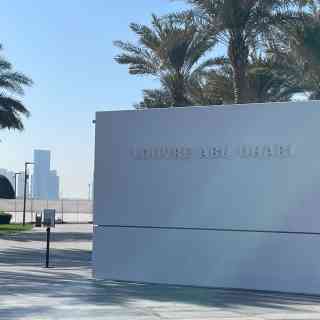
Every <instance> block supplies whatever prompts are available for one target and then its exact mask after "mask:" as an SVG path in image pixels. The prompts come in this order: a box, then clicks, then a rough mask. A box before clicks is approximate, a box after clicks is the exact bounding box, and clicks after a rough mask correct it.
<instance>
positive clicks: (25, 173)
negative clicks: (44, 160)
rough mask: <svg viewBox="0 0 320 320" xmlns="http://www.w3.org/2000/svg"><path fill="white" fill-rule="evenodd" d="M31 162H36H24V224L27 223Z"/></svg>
mask: <svg viewBox="0 0 320 320" xmlns="http://www.w3.org/2000/svg"><path fill="white" fill-rule="evenodd" d="M29 164H34V162H25V164H24V193H23V225H25V224H26V204H27V182H28V165H29Z"/></svg>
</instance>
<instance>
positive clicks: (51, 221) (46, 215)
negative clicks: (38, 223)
mask: <svg viewBox="0 0 320 320" xmlns="http://www.w3.org/2000/svg"><path fill="white" fill-rule="evenodd" d="M55 216H56V210H54V209H45V210H43V225H44V226H46V227H47V246H46V268H49V261H50V232H51V227H55V221H56V219H55Z"/></svg>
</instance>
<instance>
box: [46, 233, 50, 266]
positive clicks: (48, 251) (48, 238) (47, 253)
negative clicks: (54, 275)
mask: <svg viewBox="0 0 320 320" xmlns="http://www.w3.org/2000/svg"><path fill="white" fill-rule="evenodd" d="M49 253H50V227H48V228H47V251H46V268H49V257H50V254H49Z"/></svg>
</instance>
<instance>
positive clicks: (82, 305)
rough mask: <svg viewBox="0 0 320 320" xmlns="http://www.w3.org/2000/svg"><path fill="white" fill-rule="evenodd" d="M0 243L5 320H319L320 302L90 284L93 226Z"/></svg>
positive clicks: (0, 315)
mask: <svg viewBox="0 0 320 320" xmlns="http://www.w3.org/2000/svg"><path fill="white" fill-rule="evenodd" d="M44 240H45V233H44V230H43V229H41V230H39V229H36V230H33V231H32V232H29V233H25V234H20V235H12V236H0V319H5V320H13V319H26V320H29V319H33V320H34V319H35V320H37V319H39V320H47V319H48V320H49V319H50V320H51V319H63V320H71V319H72V320H73V319H76V320H82V319H104V320H109V319H110V320H111V319H112V320H114V319H116V320H129V319H130V320H159V319H167V320H191V319H192V320H193V319H200V320H209V319H210V320H212V319H218V320H300V319H301V320H314V319H316V320H320V297H317V296H305V295H292V294H276V293H273V294H271V293H264V292H249V291H231V290H221V289H205V288H188V287H178V286H163V285H150V284H135V283H120V282H111V281H109V282H100V281H95V280H94V279H93V278H92V276H91V248H92V243H91V240H92V225H58V226H57V227H56V228H55V229H54V230H53V232H52V240H53V242H52V252H51V258H52V265H53V266H54V267H53V268H49V269H46V268H44V253H45V242H44Z"/></svg>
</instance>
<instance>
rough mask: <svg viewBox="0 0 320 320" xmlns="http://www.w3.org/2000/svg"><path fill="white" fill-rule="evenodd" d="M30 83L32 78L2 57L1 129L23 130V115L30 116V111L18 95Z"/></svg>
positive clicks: (0, 84)
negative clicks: (16, 69) (15, 69)
mask: <svg viewBox="0 0 320 320" xmlns="http://www.w3.org/2000/svg"><path fill="white" fill-rule="evenodd" d="M0 50H2V46H1V45H0ZM30 85H32V80H31V79H30V78H28V77H27V76H25V75H24V74H23V73H20V72H17V71H14V69H13V66H12V64H11V63H10V62H8V61H7V60H6V59H5V58H4V57H0V88H1V89H2V90H1V92H0V129H4V128H7V129H18V130H23V128H24V126H23V122H22V117H23V116H26V117H28V116H29V115H30V113H29V111H28V110H27V108H26V107H25V105H24V104H23V102H22V101H21V100H20V99H19V98H18V97H21V96H23V95H24V87H26V86H30Z"/></svg>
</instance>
